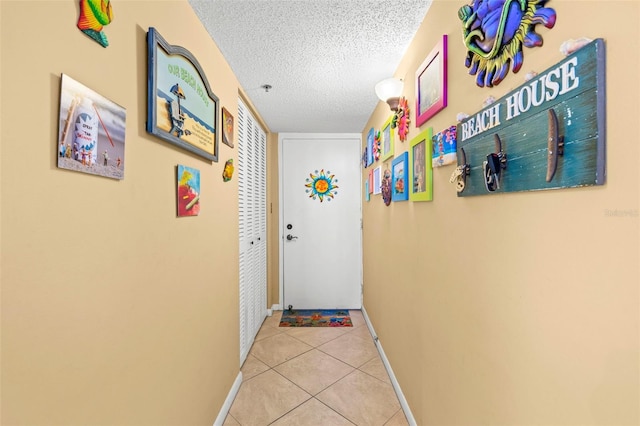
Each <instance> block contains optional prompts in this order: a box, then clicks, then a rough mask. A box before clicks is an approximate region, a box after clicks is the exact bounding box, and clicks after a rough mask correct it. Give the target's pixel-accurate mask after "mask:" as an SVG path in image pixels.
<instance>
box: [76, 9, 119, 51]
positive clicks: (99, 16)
mask: <svg viewBox="0 0 640 426" xmlns="http://www.w3.org/2000/svg"><path fill="white" fill-rule="evenodd" d="M111 21H113V10H112V8H111V1H109V0H80V16H79V17H78V24H77V26H78V29H79V30H80V31H82V32H83V33H85V34H86V35H88V36H89V37H91V38H92V39H93V40H95V41H96V42H98V43H99V44H100V45H101V46H102V47H107V46H108V45H109V41H108V40H107V36H106V35H105V34H104V33H103V32H102V29H103V28H104V27H105V26H106V25H109V24H110V23H111Z"/></svg>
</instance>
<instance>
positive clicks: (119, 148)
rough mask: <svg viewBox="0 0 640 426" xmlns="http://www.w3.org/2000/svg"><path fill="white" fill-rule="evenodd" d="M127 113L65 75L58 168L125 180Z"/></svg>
mask: <svg viewBox="0 0 640 426" xmlns="http://www.w3.org/2000/svg"><path fill="white" fill-rule="evenodd" d="M126 119H127V112H126V110H125V109H124V108H122V107H121V106H120V105H117V104H115V103H113V102H112V101H110V100H108V99H107V98H105V97H104V96H101V95H99V94H98V93H96V92H94V91H93V90H91V89H89V88H88V87H86V86H84V85H83V84H81V83H79V82H77V81H75V80H74V79H72V78H71V77H69V76H68V75H65V74H62V81H61V88H60V118H59V124H60V125H59V132H58V167H59V168H61V169H68V170H75V171H78V172H83V173H89V174H93V175H99V176H105V177H108V178H113V179H124V137H125V126H126Z"/></svg>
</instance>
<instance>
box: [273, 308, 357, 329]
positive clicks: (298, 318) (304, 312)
mask: <svg viewBox="0 0 640 426" xmlns="http://www.w3.org/2000/svg"><path fill="white" fill-rule="evenodd" d="M280 327H353V324H352V323H351V317H350V316H349V311H348V310H340V309H333V310H328V309H293V310H291V311H289V310H285V311H282V318H281V319H280Z"/></svg>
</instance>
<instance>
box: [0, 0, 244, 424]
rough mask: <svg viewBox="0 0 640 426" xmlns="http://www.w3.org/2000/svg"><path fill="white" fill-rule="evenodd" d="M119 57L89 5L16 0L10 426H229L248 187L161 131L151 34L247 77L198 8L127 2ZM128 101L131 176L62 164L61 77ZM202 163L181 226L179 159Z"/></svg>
mask: <svg viewBox="0 0 640 426" xmlns="http://www.w3.org/2000/svg"><path fill="white" fill-rule="evenodd" d="M113 7H114V15H115V18H114V21H113V23H112V24H110V25H109V26H108V27H106V28H105V33H106V34H107V36H108V39H109V42H110V46H109V47H108V48H106V49H104V48H102V47H101V46H99V45H98V44H97V43H95V42H93V41H92V40H91V39H89V38H88V37H87V36H85V35H84V34H82V33H81V32H80V31H79V30H78V29H77V28H76V27H75V24H76V20H77V16H78V2H77V1H71V0H69V1H50V2H49V1H47V2H42V1H41V2H24V1H2V2H0V10H1V17H2V29H1V43H2V68H1V69H2V80H1V84H2V104H1V105H2V124H3V125H2V155H1V161H0V164H1V168H2V169H1V170H2V182H1V185H2V187H1V189H2V208H1V214H2V217H1V232H2V234H1V236H2V242H1V249H2V260H1V265H0V266H1V269H2V272H1V279H2V424H7V425H9V424H25V425H26V424H120V425H125V424H130V425H145V424H147V425H158V424H182V425H185V424H190V425H195V424H207V425H210V424H212V423H213V421H214V419H215V418H216V416H217V414H218V412H219V410H220V408H221V405H222V403H223V402H224V399H225V398H226V396H227V393H228V392H229V390H230V388H231V385H232V383H233V381H234V380H235V378H236V376H237V374H238V371H239V342H238V197H237V188H238V187H237V179H235V177H236V176H234V179H233V180H232V181H231V182H229V183H223V181H222V178H221V173H222V168H223V166H224V163H225V161H226V160H227V159H228V158H233V159H234V160H237V155H236V154H237V150H236V149H231V148H229V147H227V146H226V145H224V144H222V143H221V144H220V158H219V160H220V161H219V162H217V163H213V164H212V163H211V162H207V161H204V160H203V159H201V158H200V157H197V156H194V155H191V154H189V153H188V152H186V151H185V150H182V149H179V148H177V147H175V146H173V145H170V144H168V143H165V142H163V141H162V140H160V139H158V138H155V137H152V136H150V135H149V134H147V133H146V131H145V120H146V110H147V108H146V100H147V93H146V84H147V59H146V57H147V56H146V55H147V50H146V48H147V47H146V46H147V45H146V32H147V30H148V28H149V27H151V26H153V27H155V28H157V30H158V31H159V32H160V34H161V35H162V36H163V37H164V38H165V39H166V40H167V41H168V42H169V43H171V44H175V45H181V46H183V47H185V48H187V49H188V50H189V51H191V53H193V54H194V56H195V57H196V58H197V59H198V61H199V62H200V64H201V65H202V67H203V69H204V72H205V74H206V76H207V78H208V80H209V82H210V84H211V88H212V90H213V92H214V93H215V94H216V95H217V96H218V97H219V98H220V104H221V105H222V106H226V107H227V108H228V109H229V110H230V112H231V114H233V115H234V116H236V117H237V97H238V89H239V88H238V81H237V79H236V77H235V76H234V75H233V73H232V72H231V69H230V68H229V66H228V64H227V63H226V62H225V60H224V59H223V57H222V55H221V54H220V52H219V50H218V49H217V47H216V46H215V44H214V43H213V42H212V41H211V38H210V36H209V35H208V34H207V32H206V31H205V30H204V28H203V27H202V25H201V24H200V22H199V21H198V20H197V18H196V16H195V14H194V12H193V11H192V9H191V7H190V6H189V5H188V3H187V2H186V1H153V2H150V1H115V2H113ZM62 73H65V74H68V75H69V76H71V77H72V78H74V79H76V80H78V81H80V82H81V83H83V84H85V85H87V86H88V87H90V88H92V89H94V90H95V91H97V92H99V93H100V94H102V95H104V96H106V97H107V98H109V99H111V100H113V101H114V102H116V103H118V104H120V105H122V106H123V107H125V108H126V109H127V130H126V157H125V159H126V172H125V179H124V180H122V181H116V180H111V179H106V178H101V177H96V176H91V175H86V174H80V173H75V172H70V171H66V170H61V169H58V168H57V167H56V139H57V135H58V111H59V94H60V75H61V74H62ZM177 164H183V165H186V166H190V167H195V168H197V169H199V170H200V172H201V181H202V186H201V206H202V209H201V213H200V216H199V217H196V218H180V219H178V218H176V214H175V210H176V208H175V203H176V200H175V197H176V196H175V167H176V165H177Z"/></svg>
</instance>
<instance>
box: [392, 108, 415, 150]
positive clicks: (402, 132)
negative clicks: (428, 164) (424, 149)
mask: <svg viewBox="0 0 640 426" xmlns="http://www.w3.org/2000/svg"><path fill="white" fill-rule="evenodd" d="M409 124H411V115H410V110H409V102H408V101H407V98H405V97H402V98H400V101H398V110H397V111H396V113H395V114H394V115H393V120H392V122H391V127H392V128H398V139H400V142H404V141H406V140H407V134H408V133H409Z"/></svg>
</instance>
